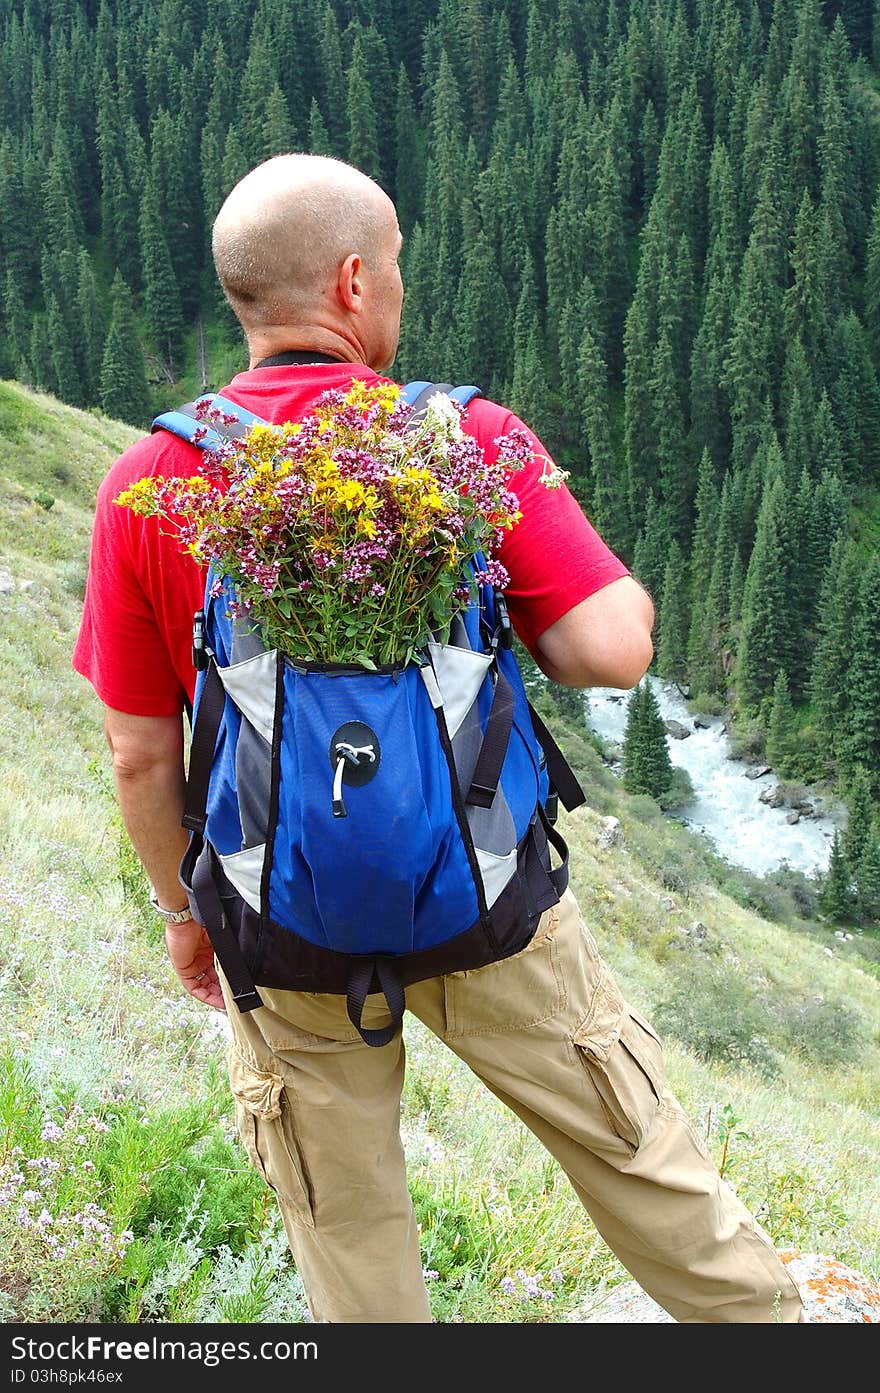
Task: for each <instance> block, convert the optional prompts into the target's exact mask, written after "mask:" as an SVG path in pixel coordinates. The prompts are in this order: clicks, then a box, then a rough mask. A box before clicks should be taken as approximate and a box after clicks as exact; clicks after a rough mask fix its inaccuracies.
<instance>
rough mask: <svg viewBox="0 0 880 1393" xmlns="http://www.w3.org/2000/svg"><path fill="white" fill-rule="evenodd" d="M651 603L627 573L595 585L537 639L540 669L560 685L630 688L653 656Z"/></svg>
mask: <svg viewBox="0 0 880 1393" xmlns="http://www.w3.org/2000/svg"><path fill="white" fill-rule="evenodd" d="M653 627H654V606H653V604H652V602H651V598H650V596H649V595H648V592H647V591H646V590H644V589H643V587H642V586H641V585H639V583H638V581H636V580H633V578H632V577H631V576H622V577H621V578H620V579H619V580H614V581H611V582H610V584H608V585H605V586H603V587H602V589H601V590H597V591H596V592H595V594H593V595H590V596H589V597H588V598H587V599H586V600H581V602H580V604H577V605H575V606H574V608H573V609H570V610H569V611H568V613H567V614H564V615H563V616H562V618H561V619H558V620H557V621H556V623H555V624H551V626H550V628H549V629H545V630H544V632H543V634H541V635H540V637H539V639H538V642H537V650H538V651H537V653H536V655H535V656H536V660H537V663H538V666H539V667H540V668H541V671H542V672H544V673H545V674H546V676H547V677H549V678H551V679H552V680H553V681H554V682H559V683H560V684H561V685H562V686H564V687H620V688H621V689H622V690H624V691H628V690H629V689H630V688H631V687H634V686H635V685H636V683H637V682H639V681H640V680H641V678H642V677H643V676H644V675H645V673H646V672H647V670H648V667H649V665H650V662H651V659H652V657H653V656H654V646H653V643H652V641H651V630H652V628H653Z"/></svg>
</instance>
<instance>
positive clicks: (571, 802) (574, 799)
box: [529, 702, 587, 812]
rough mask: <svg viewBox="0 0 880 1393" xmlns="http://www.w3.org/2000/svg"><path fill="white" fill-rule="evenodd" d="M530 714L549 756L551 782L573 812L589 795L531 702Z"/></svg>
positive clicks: (540, 743)
mask: <svg viewBox="0 0 880 1393" xmlns="http://www.w3.org/2000/svg"><path fill="white" fill-rule="evenodd" d="M529 715H530V716H531V718H532V726H533V728H534V731H535V735H536V736H537V737H538V744H539V745H540V746H541V749H542V750H543V751H544V754H545V755H546V757H547V773H548V774H549V776H550V782H551V784H552V785H553V787H554V789H555V790H556V792H557V793H558V794H559V797H560V798H561V799H562V804H563V807H564V808H565V809H566V810H567V811H568V812H572V810H573V809H574V808H579V807H580V806H581V804H582V803H586V801H587V795H586V794H585V793H584V790H583V789H582V788H581V786H580V784H579V783H578V781H577V779H576V778H575V776H574V774H573V773H572V772H571V769H570V767H569V763H568V760H567V759H566V758H565V755H564V754H563V753H562V751H561V750H560V748H559V746H558V745H557V743H556V741H555V740H554V739H553V736H552V735H551V734H550V732H549V730H548V729H547V727H546V726H545V724H544V722H543V721H542V720H541V717H540V716H539V715H538V713H537V711H536V710H535V708H534V706H533V705H532V703H531V702H529Z"/></svg>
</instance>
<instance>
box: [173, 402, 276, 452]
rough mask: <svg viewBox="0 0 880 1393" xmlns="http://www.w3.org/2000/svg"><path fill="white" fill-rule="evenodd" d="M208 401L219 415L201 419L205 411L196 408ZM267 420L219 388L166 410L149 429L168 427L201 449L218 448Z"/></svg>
mask: <svg viewBox="0 0 880 1393" xmlns="http://www.w3.org/2000/svg"><path fill="white" fill-rule="evenodd" d="M205 402H209V403H210V406H209V408H208V409H209V410H210V411H212V412H214V411H217V412H220V416H219V417H218V418H217V419H215V420H213V421H210V422H209V421H207V420H204V419H199V417H200V415H202V416H203V415H204V411H202V412H201V413H198V412H197V410H196V408H197V407H199V406H203V404H204V403H205ZM265 424H267V423H266V422H265V421H264V420H263V418H262V416H255V415H254V413H253V411H248V410H247V408H246V407H244V406H239V404H238V402H235V401H229V400H228V398H227V397H222V396H220V394H219V392H208V393H206V394H205V395H204V396H201V397H197V398H196V400H195V401H188V402H185V403H184V405H183V406H178V407H175V409H174V410H173V411H164V412H163V413H162V415H161V416H157V417H156V418H155V420H154V421H153V424H152V426H151V427H150V430H151V431H157V430H167V431H170V432H171V434H172V435H176V436H179V438H180V439H181V440H187V441H189V443H190V445H197V446H198V448H199V449H200V450H216V449H217V448H218V447H219V446H220V445H223V444H224V443H225V442H226V441H228V440H238V439H239V437H240V436H242V435H244V433H245V431H247V430H249V429H250V427H251V426H253V425H265Z"/></svg>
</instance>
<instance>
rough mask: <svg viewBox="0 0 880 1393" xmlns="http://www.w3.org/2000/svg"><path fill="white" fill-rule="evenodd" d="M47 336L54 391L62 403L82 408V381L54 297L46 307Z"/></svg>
mask: <svg viewBox="0 0 880 1393" xmlns="http://www.w3.org/2000/svg"><path fill="white" fill-rule="evenodd" d="M46 335H47V338H48V341H49V353H50V355H51V360H52V389H53V391H54V392H55V394H56V396H58V397H60V398H61V400H62V401H66V402H69V403H70V405H71V406H81V405H82V404H83V400H84V399H83V387H82V381H81V379H80V375H79V371H78V369H77V365H76V359H75V357H74V355H73V344H72V343H71V340H70V334H69V333H68V330H67V325H66V324H65V322H64V316H63V314H62V313H61V308H60V306H59V304H58V301H57V300H56V299H55V296H54V295H50V296H49V299H48V302H47V305H46Z"/></svg>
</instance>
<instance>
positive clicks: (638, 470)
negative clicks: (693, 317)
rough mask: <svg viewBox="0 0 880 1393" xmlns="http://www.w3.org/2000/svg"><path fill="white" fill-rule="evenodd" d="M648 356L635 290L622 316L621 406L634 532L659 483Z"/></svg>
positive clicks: (646, 333) (643, 317) (645, 330)
mask: <svg viewBox="0 0 880 1393" xmlns="http://www.w3.org/2000/svg"><path fill="white" fill-rule="evenodd" d="M651 357H652V349H651V338H650V329H649V325H648V320H647V315H646V311H645V306H644V304H643V299H642V297H640V295H639V293H638V291H637V292H636V295H635V296H634V298H633V301H632V304H631V305H630V307H629V311H628V313H627V317H626V331H625V338H624V358H625V370H624V379H625V380H624V406H623V435H624V448H625V452H626V475H627V494H628V503H629V514H630V518H631V521H632V526H633V528H634V529H636V530H638V528H640V527H641V526H642V523H643V522H644V519H645V503H646V499H647V497H648V494H649V493H650V492H651V490H652V489H653V490H656V489H657V486H658V483H659V480H658V477H657V444H656V438H655V433H654V428H655V404H654V394H653V391H652V387H651V367H652V363H651Z"/></svg>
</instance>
